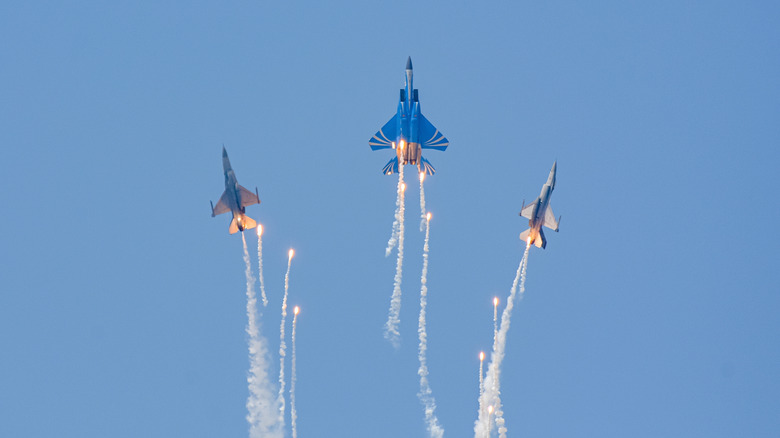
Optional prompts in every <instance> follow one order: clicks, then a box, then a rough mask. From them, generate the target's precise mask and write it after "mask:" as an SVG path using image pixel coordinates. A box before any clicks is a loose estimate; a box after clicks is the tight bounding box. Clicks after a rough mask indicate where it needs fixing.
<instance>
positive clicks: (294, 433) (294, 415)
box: [290, 306, 301, 438]
mask: <svg viewBox="0 0 780 438" xmlns="http://www.w3.org/2000/svg"><path fill="white" fill-rule="evenodd" d="M300 311H301V308H300V307H298V306H295V308H293V323H292V363H291V364H290V365H291V368H292V371H291V374H292V375H291V376H290V418H291V423H292V438H298V422H297V420H298V411H296V410H295V381H296V379H297V378H296V376H295V326H296V325H298V312H300Z"/></svg>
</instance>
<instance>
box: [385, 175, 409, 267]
mask: <svg viewBox="0 0 780 438" xmlns="http://www.w3.org/2000/svg"><path fill="white" fill-rule="evenodd" d="M405 188H406V185H405V184H404V166H403V165H400V166H399V169H398V186H397V188H396V198H395V214H394V215H393V230H392V232H391V233H390V239H389V240H388V241H387V248H385V257H388V256H389V255H390V252H391V251H392V250H393V248H395V246H396V245H397V244H398V235H399V232H400V227H401V222H402V221H403V214H402V213H401V209H402V208H403V203H404V191H405Z"/></svg>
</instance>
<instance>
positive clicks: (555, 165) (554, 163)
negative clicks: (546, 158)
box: [550, 160, 558, 175]
mask: <svg viewBox="0 0 780 438" xmlns="http://www.w3.org/2000/svg"><path fill="white" fill-rule="evenodd" d="M557 168H558V160H555V162H553V167H552V169H550V172H551V173H552V174H553V175H555V172H556V170H557Z"/></svg>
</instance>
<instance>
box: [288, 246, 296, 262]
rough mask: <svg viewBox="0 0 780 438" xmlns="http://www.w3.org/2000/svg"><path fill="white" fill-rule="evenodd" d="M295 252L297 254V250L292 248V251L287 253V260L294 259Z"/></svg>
mask: <svg viewBox="0 0 780 438" xmlns="http://www.w3.org/2000/svg"><path fill="white" fill-rule="evenodd" d="M294 254H295V250H293V249H292V248H290V252H288V253H287V260H292V258H293V255H294Z"/></svg>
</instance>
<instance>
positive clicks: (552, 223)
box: [520, 161, 561, 248]
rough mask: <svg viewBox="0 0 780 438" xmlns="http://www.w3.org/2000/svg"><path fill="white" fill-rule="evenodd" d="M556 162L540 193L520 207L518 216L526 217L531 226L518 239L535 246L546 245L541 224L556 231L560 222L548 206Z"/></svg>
mask: <svg viewBox="0 0 780 438" xmlns="http://www.w3.org/2000/svg"><path fill="white" fill-rule="evenodd" d="M557 165H558V162H557V161H556V162H554V163H553V166H552V169H550V176H548V177H547V182H546V183H544V185H543V186H542V193H541V194H539V197H538V198H536V200H535V201H534V202H532V203H530V204H528V205H525V201H523V206H522V207H521V208H520V216H522V217H524V218H528V226H529V227H531V228H529V229H527V230H525V231H523V232H522V233H520V240H522V241H523V242H531V243H533V244H534V245H536V247H537V248H545V247H547V239H545V238H544V232H543V231H542V225H544V226H545V227H547V228H549V229H551V230H553V231H555V232H556V233H557V232H558V224H560V223H561V218H560V217H558V220H557V221H556V220H555V214H554V213H553V211H552V207H551V206H550V196H552V192H553V189H554V188H555V172H556V167H557Z"/></svg>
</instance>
